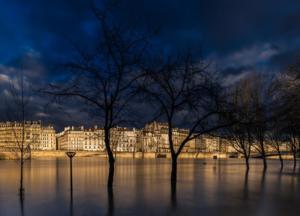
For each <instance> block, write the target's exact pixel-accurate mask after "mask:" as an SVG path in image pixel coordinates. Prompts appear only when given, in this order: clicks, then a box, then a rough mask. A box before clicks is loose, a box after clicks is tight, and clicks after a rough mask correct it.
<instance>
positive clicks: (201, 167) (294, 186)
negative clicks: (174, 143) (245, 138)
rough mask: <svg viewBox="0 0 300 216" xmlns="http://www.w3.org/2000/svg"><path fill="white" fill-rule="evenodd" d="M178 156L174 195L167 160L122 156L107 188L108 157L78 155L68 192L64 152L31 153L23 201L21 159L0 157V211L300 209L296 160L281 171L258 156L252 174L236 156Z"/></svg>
mask: <svg viewBox="0 0 300 216" xmlns="http://www.w3.org/2000/svg"><path fill="white" fill-rule="evenodd" d="M179 164H180V165H179V167H178V169H179V170H178V172H179V173H178V184H177V189H176V194H175V193H173V195H172V193H171V187H170V184H169V178H170V161H169V160H167V159H159V160H140V159H136V160H133V159H118V160H117V164H116V174H115V185H114V189H113V191H112V192H108V191H107V188H106V178H107V172H108V170H107V162H106V160H105V159H100V158H75V160H74V163H73V187H74V189H73V196H71V193H70V184H69V183H70V182H69V161H68V160H67V159H49V160H32V161H27V162H26V167H25V180H24V181H25V200H24V202H23V203H21V202H20V201H19V197H18V195H17V189H18V179H19V171H18V165H17V163H16V162H15V161H0V215H1V216H15V215H16V216H18V215H26V216H50V215H51V216H54V215H73V216H77V215H78V216H79V215H87V216H93V215H299V212H300V187H299V186H300V185H299V183H300V181H299V176H298V170H297V171H296V173H294V172H293V170H292V165H291V164H287V165H286V167H285V169H284V170H283V171H282V172H280V170H279V164H278V162H277V161H270V162H269V168H268V171H267V172H266V173H263V171H262V166H261V161H253V162H252V166H251V170H250V172H249V173H248V175H246V173H245V168H244V164H243V161H242V160H238V159H232V160H206V161H204V160H181V161H179Z"/></svg>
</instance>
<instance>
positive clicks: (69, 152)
mask: <svg viewBox="0 0 300 216" xmlns="http://www.w3.org/2000/svg"><path fill="white" fill-rule="evenodd" d="M66 155H67V156H68V157H69V158H70V186H71V191H73V165H72V159H73V157H74V156H75V155H76V152H75V151H67V152H66Z"/></svg>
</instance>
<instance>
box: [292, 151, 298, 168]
mask: <svg viewBox="0 0 300 216" xmlns="http://www.w3.org/2000/svg"><path fill="white" fill-rule="evenodd" d="M293 160H294V170H295V169H296V167H297V154H296V151H293Z"/></svg>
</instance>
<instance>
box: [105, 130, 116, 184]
mask: <svg viewBox="0 0 300 216" xmlns="http://www.w3.org/2000/svg"><path fill="white" fill-rule="evenodd" d="M104 130H105V131H104V133H105V134H104V136H105V147H106V151H107V155H108V163H109V172H108V179H107V187H112V186H113V182H114V173H115V158H114V154H113V152H112V150H111V148H110V129H108V128H105V129H104Z"/></svg>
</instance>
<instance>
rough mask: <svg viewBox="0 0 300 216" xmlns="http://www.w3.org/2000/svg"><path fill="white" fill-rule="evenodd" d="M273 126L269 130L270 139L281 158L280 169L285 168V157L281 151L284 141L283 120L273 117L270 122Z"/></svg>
mask: <svg viewBox="0 0 300 216" xmlns="http://www.w3.org/2000/svg"><path fill="white" fill-rule="evenodd" d="M270 124H271V126H270V128H269V130H268V133H267V137H268V139H269V141H270V145H271V146H272V147H273V148H274V149H275V151H276V152H277V154H278V157H279V160H280V169H281V170H282V169H283V158H282V153H281V146H282V143H283V141H284V136H283V135H284V131H283V128H282V126H281V122H280V121H277V120H276V119H273V120H272V121H271V122H270Z"/></svg>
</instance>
